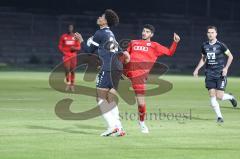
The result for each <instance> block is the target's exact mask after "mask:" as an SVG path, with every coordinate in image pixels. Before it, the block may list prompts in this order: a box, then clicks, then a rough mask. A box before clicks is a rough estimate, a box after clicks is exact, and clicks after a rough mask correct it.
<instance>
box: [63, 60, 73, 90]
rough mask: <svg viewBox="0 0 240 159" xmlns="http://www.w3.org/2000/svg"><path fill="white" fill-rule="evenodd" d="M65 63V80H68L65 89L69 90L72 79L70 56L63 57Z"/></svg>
mask: <svg viewBox="0 0 240 159" xmlns="http://www.w3.org/2000/svg"><path fill="white" fill-rule="evenodd" d="M63 65H64V70H65V81H66V84H67V85H66V88H65V90H66V91H68V90H69V89H70V80H71V74H70V70H71V67H70V59H69V57H66V56H64V57H63Z"/></svg>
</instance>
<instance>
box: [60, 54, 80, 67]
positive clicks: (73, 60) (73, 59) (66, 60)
mask: <svg viewBox="0 0 240 159" xmlns="http://www.w3.org/2000/svg"><path fill="white" fill-rule="evenodd" d="M63 64H64V67H65V68H66V69H68V70H74V69H75V68H76V67H77V56H76V55H73V56H63Z"/></svg>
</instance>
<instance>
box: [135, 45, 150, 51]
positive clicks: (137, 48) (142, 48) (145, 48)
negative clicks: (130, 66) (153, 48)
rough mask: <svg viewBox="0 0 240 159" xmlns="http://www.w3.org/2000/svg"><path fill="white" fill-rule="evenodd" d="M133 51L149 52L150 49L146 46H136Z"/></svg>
mask: <svg viewBox="0 0 240 159" xmlns="http://www.w3.org/2000/svg"><path fill="white" fill-rule="evenodd" d="M133 50H136V51H148V47H145V46H134V47H133Z"/></svg>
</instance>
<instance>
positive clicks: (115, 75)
mask: <svg viewBox="0 0 240 159" xmlns="http://www.w3.org/2000/svg"><path fill="white" fill-rule="evenodd" d="M121 75H122V71H119V70H115V71H111V72H110V78H109V88H111V89H110V91H109V92H108V97H107V99H108V102H109V104H110V105H111V107H112V110H111V113H112V114H113V116H114V118H115V120H116V128H117V129H118V131H117V132H116V133H115V134H113V135H114V136H124V135H125V134H126V133H125V131H124V130H123V126H122V123H121V121H120V116H119V109H118V101H117V89H118V84H119V81H120V79H121Z"/></svg>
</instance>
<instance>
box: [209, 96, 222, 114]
mask: <svg viewBox="0 0 240 159" xmlns="http://www.w3.org/2000/svg"><path fill="white" fill-rule="evenodd" d="M211 106H212V107H213V110H214V111H215V113H216V115H217V117H220V118H222V113H221V110H220V106H219V103H218V101H217V98H216V97H211Z"/></svg>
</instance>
